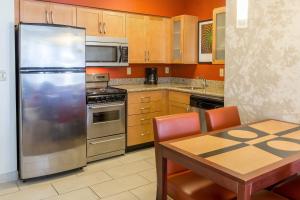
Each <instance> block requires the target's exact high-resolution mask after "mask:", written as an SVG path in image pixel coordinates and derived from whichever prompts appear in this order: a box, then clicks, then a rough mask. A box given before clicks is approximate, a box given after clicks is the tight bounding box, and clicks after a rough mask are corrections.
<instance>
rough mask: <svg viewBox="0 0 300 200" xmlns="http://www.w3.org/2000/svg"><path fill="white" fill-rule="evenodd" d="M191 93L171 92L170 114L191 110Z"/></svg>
mask: <svg viewBox="0 0 300 200" xmlns="http://www.w3.org/2000/svg"><path fill="white" fill-rule="evenodd" d="M190 96H191V95H190V94H189V93H184V92H175V91H170V92H169V114H170V115H172V114H179V113H186V112H190Z"/></svg>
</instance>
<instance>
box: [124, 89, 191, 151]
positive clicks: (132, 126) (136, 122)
mask: <svg viewBox="0 0 300 200" xmlns="http://www.w3.org/2000/svg"><path fill="white" fill-rule="evenodd" d="M189 104H190V94H189V93H183V92H175V91H167V90H161V91H150V92H149V91H147V92H132V93H129V94H128V117H127V146H128V147H130V146H135V145H139V144H144V143H148V142H152V141H153V140H154V135H153V118H154V117H159V116H163V115H168V114H178V113H186V112H189V108H190V105H189Z"/></svg>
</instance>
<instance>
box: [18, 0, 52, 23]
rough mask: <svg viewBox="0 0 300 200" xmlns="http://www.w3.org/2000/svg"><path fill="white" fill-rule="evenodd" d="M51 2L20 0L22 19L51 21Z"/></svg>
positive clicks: (33, 21)
mask: <svg viewBox="0 0 300 200" xmlns="http://www.w3.org/2000/svg"><path fill="white" fill-rule="evenodd" d="M49 5H50V4H49V3H47V2H42V1H33V0H21V1H20V21H21V22H27V23H50V22H49V15H50V11H49Z"/></svg>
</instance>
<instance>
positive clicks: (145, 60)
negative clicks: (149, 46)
mask: <svg viewBox="0 0 300 200" xmlns="http://www.w3.org/2000/svg"><path fill="white" fill-rule="evenodd" d="M145 62H147V51H145Z"/></svg>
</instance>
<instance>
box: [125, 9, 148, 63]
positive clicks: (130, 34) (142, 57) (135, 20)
mask: <svg viewBox="0 0 300 200" xmlns="http://www.w3.org/2000/svg"><path fill="white" fill-rule="evenodd" d="M145 21H146V17H145V16H143V15H133V14H127V15H126V37H127V38H128V46H129V47H128V50H129V63H145V62H146V56H147V55H146V42H145V41H146V34H145V32H146V23H145Z"/></svg>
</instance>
